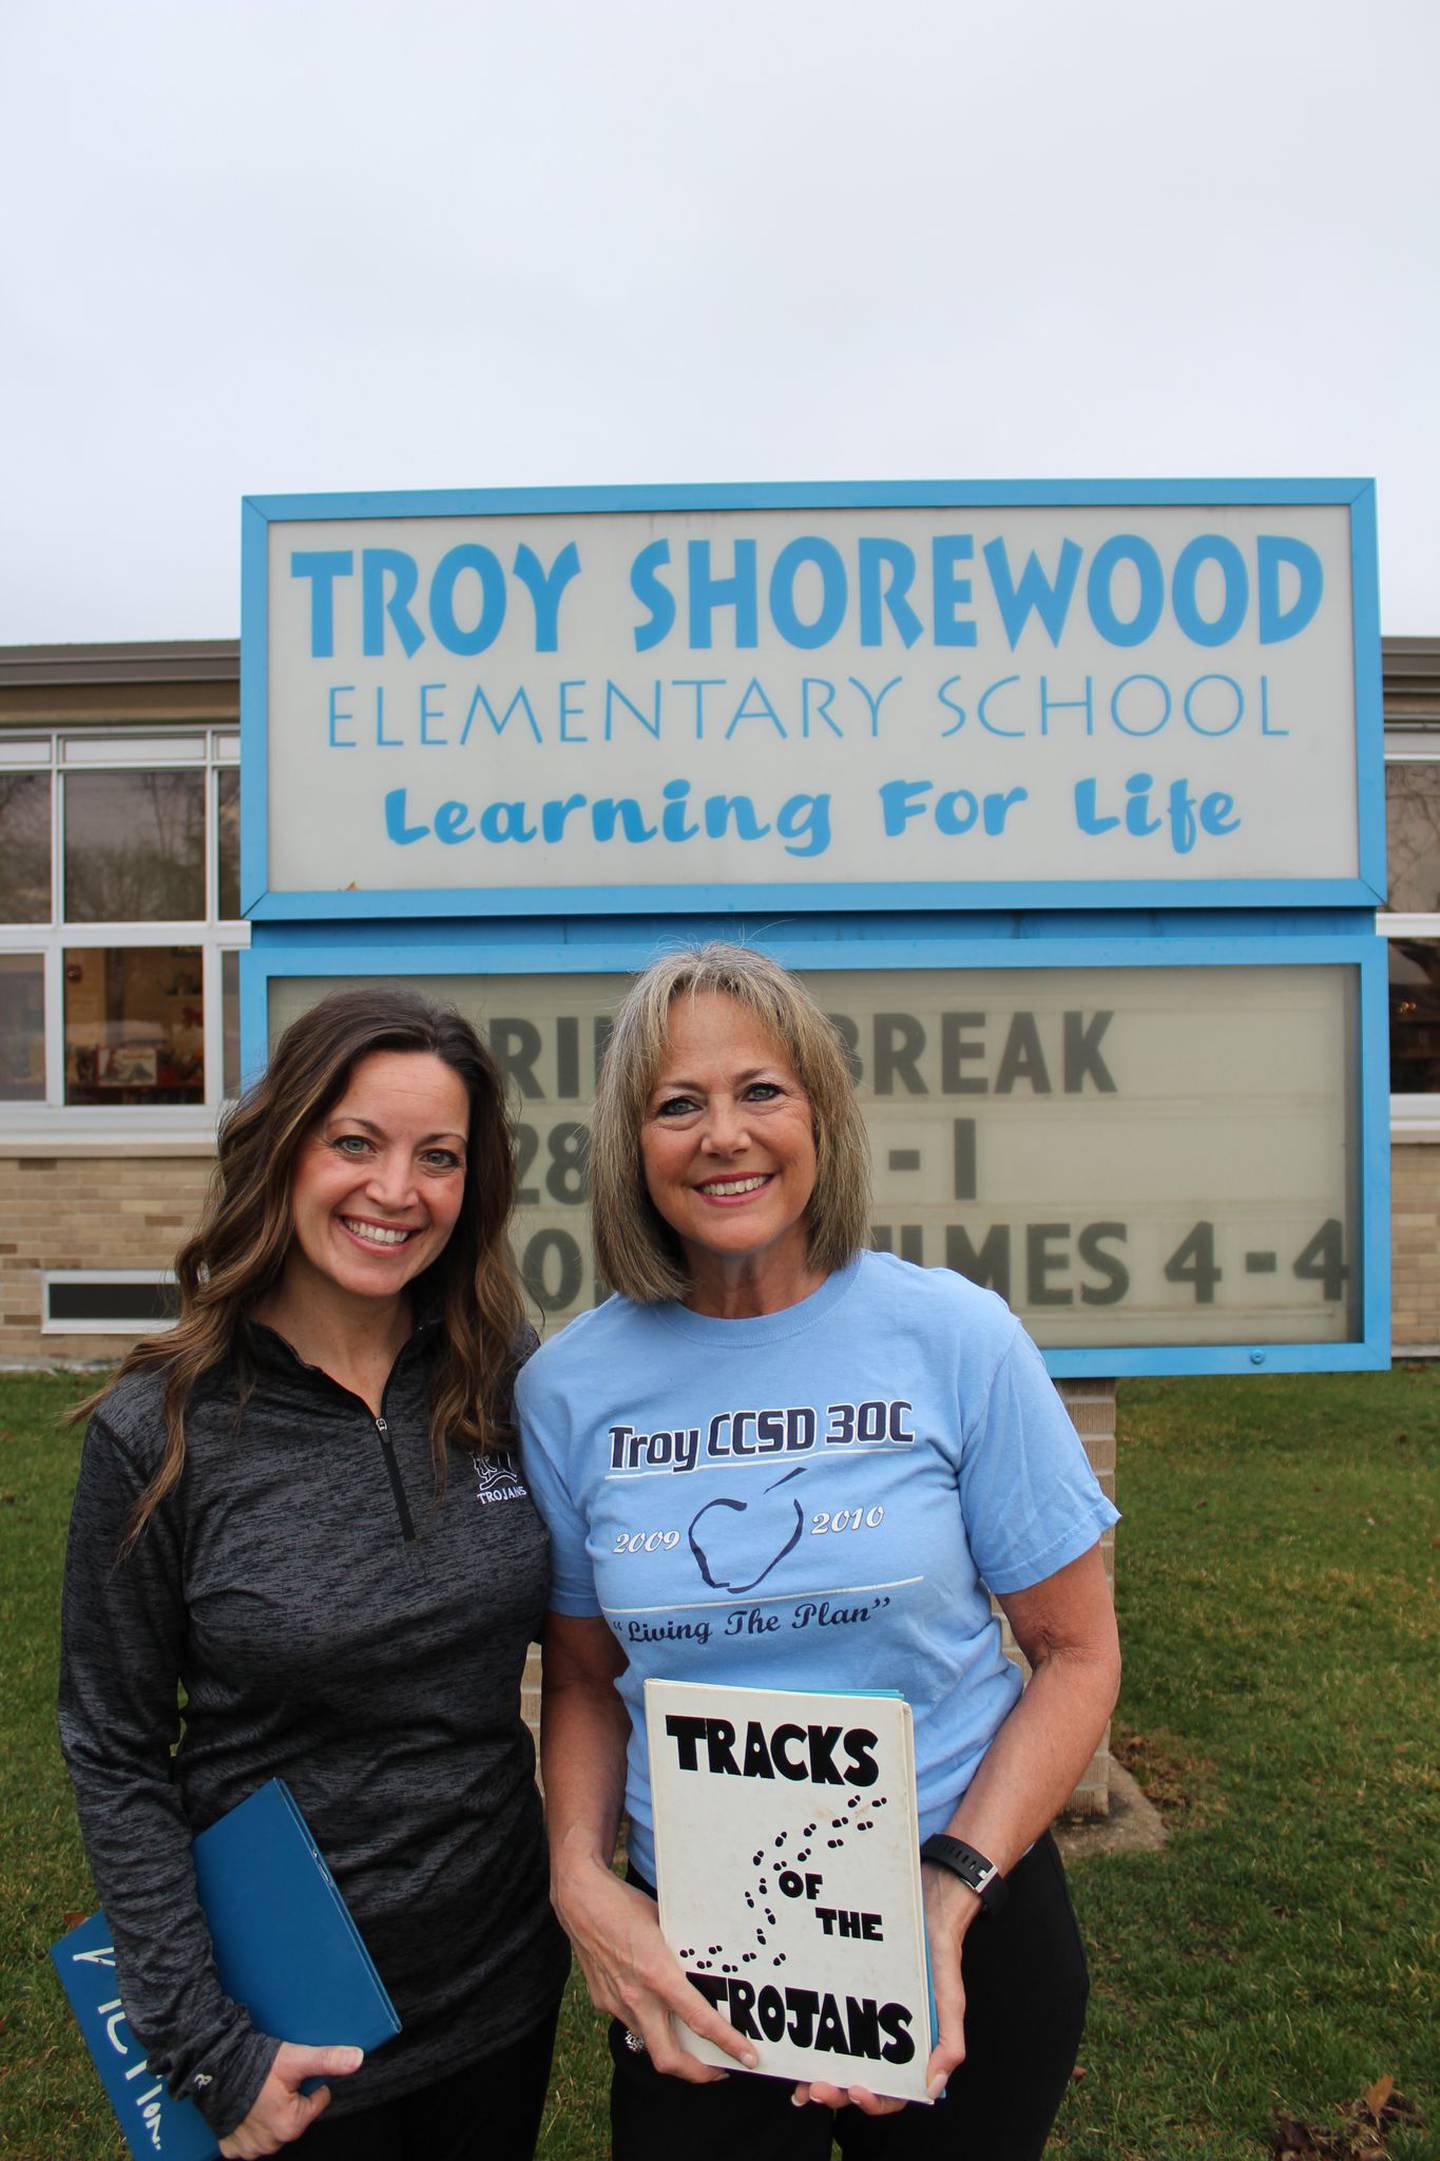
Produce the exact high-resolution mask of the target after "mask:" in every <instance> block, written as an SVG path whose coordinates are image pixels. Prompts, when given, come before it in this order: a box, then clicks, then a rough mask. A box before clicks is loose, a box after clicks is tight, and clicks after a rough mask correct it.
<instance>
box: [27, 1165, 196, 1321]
mask: <svg viewBox="0 0 1440 2161" xmlns="http://www.w3.org/2000/svg"><path fill="white" fill-rule="evenodd" d="M209 1177H210V1157H209V1156H208V1155H202V1156H173V1155H172V1156H139V1157H135V1158H133V1159H132V1158H130V1157H126V1156H113V1155H109V1156H65V1155H56V1156H18V1157H17V1156H4V1157H0V1363H10V1364H15V1363H29V1364H40V1363H42V1362H47V1361H51V1360H53V1361H54V1362H56V1363H57V1364H58V1363H65V1362H72V1361H73V1362H77V1363H84V1364H88V1363H90V1362H92V1361H102V1360H106V1361H108V1360H113V1359H118V1358H122V1357H123V1356H124V1354H125V1352H126V1351H127V1350H128V1349H129V1348H130V1345H131V1344H132V1343H133V1341H134V1340H135V1339H134V1337H133V1335H119V1336H91V1335H73V1336H71V1335H54V1336H51V1335H47V1336H42V1335H41V1333H40V1271H41V1269H42V1268H144V1269H150V1268H154V1269H161V1268H168V1267H169V1266H170V1263H171V1262H172V1261H173V1260H174V1258H175V1252H176V1248H177V1247H178V1246H179V1245H180V1243H181V1241H182V1240H183V1239H184V1238H185V1237H186V1235H187V1234H188V1233H189V1232H190V1231H191V1230H192V1229H193V1228H194V1226H195V1223H196V1221H197V1220H198V1217H199V1214H200V1208H201V1204H202V1202H203V1200H204V1197H205V1189H206V1186H207V1184H208V1182H209Z"/></svg>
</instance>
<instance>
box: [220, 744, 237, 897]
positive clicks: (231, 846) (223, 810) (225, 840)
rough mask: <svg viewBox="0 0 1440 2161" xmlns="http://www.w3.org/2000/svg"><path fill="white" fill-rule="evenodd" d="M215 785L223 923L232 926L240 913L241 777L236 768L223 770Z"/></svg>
mask: <svg viewBox="0 0 1440 2161" xmlns="http://www.w3.org/2000/svg"><path fill="white" fill-rule="evenodd" d="M215 782H216V796H215V800H216V803H217V805H218V806H219V816H218V820H217V823H218V826H219V830H218V832H217V833H216V835H215V839H216V842H217V846H216V849H215V853H216V856H217V858H218V860H219V864H220V920H221V922H222V923H233V922H235V921H236V920H237V918H238V917H239V914H240V775H239V774H238V773H237V772H236V771H235V769H234V768H233V766H232V767H230V768H229V769H228V770H227V769H225V768H222V769H221V771H220V772H218V773H217V774H216V775H215Z"/></svg>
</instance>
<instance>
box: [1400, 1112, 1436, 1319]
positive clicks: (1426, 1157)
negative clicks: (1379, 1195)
mask: <svg viewBox="0 0 1440 2161" xmlns="http://www.w3.org/2000/svg"><path fill="white" fill-rule="evenodd" d="M1390 1180H1391V1202H1390V1253H1391V1265H1392V1268H1393V1270H1394V1279H1393V1287H1392V1291H1391V1313H1392V1317H1393V1323H1394V1329H1395V1350H1396V1353H1397V1355H1399V1356H1403V1355H1404V1353H1405V1352H1406V1351H1407V1350H1409V1351H1422V1350H1423V1351H1436V1350H1440V1146H1436V1145H1435V1144H1434V1143H1429V1142H1424V1141H1396V1142H1394V1143H1393V1144H1392V1146H1391V1149H1390Z"/></svg>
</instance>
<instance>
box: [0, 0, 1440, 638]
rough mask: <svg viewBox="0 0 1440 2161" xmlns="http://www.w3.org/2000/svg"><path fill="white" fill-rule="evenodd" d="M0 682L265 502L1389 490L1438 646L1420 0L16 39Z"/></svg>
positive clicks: (367, 13) (114, 27)
mask: <svg viewBox="0 0 1440 2161" xmlns="http://www.w3.org/2000/svg"><path fill="white" fill-rule="evenodd" d="M0 22H3V45H0V49H3V69H0V145H3V148H0V158H3V160H4V162H5V165H6V166H7V167H8V171H7V172H6V174H5V187H4V197H5V203H6V211H5V217H4V240H3V243H0V247H3V275H0V317H3V321H0V370H3V376H4V398H3V406H0V411H3V415H4V418H3V423H0V425H3V429H4V455H3V461H0V480H3V502H4V511H3V518H0V643H6V644H22V643H32V642H38V641H48V640H72V639H110V638H177V637H178V638H189V637H205V636H227V637H233V636H235V635H237V634H238V630H239V580H238V560H239V529H240V499H241V497H242V496H243V495H245V494H266V493H276V492H284V491H295V490H312V489H324V490H332V489H361V488H366V489H369V488H429V487H437V488H438V487H484V486H493V485H500V484H506V485H515V484H525V483H551V484H564V483H591V482H645V481H707V480H725V481H745V480H809V479H899V478H942V477H943V478H963V479H987V478H1024V477H1037V476H1039V477H1051V476H1057V475H1059V476H1090V475H1103V476H1108V475H1137V476H1142V477H1143V476H1159V475H1175V474H1196V475H1217V476H1249V475H1295V474H1320V475H1328V474H1357V475H1374V476H1375V477H1376V478H1377V479H1378V482H1379V489H1380V495H1379V500H1380V554H1381V562H1380V575H1381V592H1382V613H1383V624H1384V628H1385V629H1386V630H1387V631H1390V632H1409V633H1416V632H1419V633H1429V634H1432V635H1433V634H1440V511H1437V503H1440V430H1437V426H1436V393H1435V385H1436V383H1437V381H1440V275H1437V256H1440V129H1437V127H1436V124H1435V103H1434V98H1435V82H1436V79H1437V62H1440V7H1437V6H1436V5H1435V0H1028V4H1025V0H949V4H945V5H940V4H934V0H885V4H884V5H881V4H879V0H724V4H723V5H718V6H717V5H709V6H705V7H699V6H694V5H690V4H688V0H504V4H493V0H466V4H463V5H462V4H454V0H125V4H124V5H117V4H116V0H6V4H4V6H3V16H0Z"/></svg>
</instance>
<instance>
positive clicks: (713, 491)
mask: <svg viewBox="0 0 1440 2161" xmlns="http://www.w3.org/2000/svg"><path fill="white" fill-rule="evenodd" d="M1265 504H1277V505H1280V504H1310V505H1314V504H1327V505H1340V506H1344V507H1347V508H1348V510H1349V515H1350V571H1351V585H1352V601H1353V618H1354V660H1353V665H1354V691H1355V716H1356V761H1357V762H1356V818H1357V850H1358V855H1357V861H1358V866H1359V874H1358V876H1357V877H1355V878H1317V879H1309V880H1306V879H1236V880H1229V881H1220V880H1207V881H1195V882H1193V883H1182V882H1180V881H1176V880H1170V879H1146V880H1133V881H1114V880H1075V881H1063V882H1062V881H1052V882H1046V881H1039V882H1036V881H1030V880H1026V881H1015V880H1006V881H975V880H955V881H953V882H946V883H944V884H924V885H917V884H903V883H890V884H884V883H870V884H861V885H856V884H848V883H834V884H816V885H807V886H803V887H802V886H767V885H756V884H748V885H747V884H739V883H737V884H734V885H726V886H695V885H673V886H644V887H623V886H615V887H610V886H605V887H590V886H566V887H554V888H551V889H549V890H545V891H538V890H534V889H524V890H516V889H513V888H506V887H465V888H461V887H455V888H449V887H446V888H437V889H426V890H422V891H417V890H409V891H399V892H397V891H374V890H362V891H356V890H350V891H344V892H324V893H321V892H294V891H289V892H286V891H272V890H270V889H269V886H268V865H269V831H268V801H269V797H268V742H267V721H268V569H269V529H270V527H271V525H273V524H277V523H287V522H291V523H293V522H296V521H301V520H316V519H337V518H350V519H361V518H364V519H373V518H413V517H456V516H476V515H486V514H488V515H491V516H498V515H516V514H525V513H536V512H554V513H562V514H566V515H570V516H584V515H587V514H588V515H596V514H600V513H604V512H615V511H656V512H663V511H695V510H789V509H864V508H886V507H889V508H931V509H934V508H945V509H948V508H955V509H965V508H976V509H985V508H988V509H1008V508H1016V507H1045V506H1055V507H1066V506H1081V505H1084V506H1102V507H1104V506H1116V507H1123V506H1139V505H1151V506H1161V505H1193V506H1197V507H1215V506H1224V505H1265ZM240 680H241V717H240V730H241V891H242V907H243V910H244V913H245V914H246V915H247V916H249V917H250V918H251V920H252V921H254V922H256V923H278V922H294V921H312V922H318V921H322V920H324V921H339V920H353V919H363V918H370V919H374V918H377V917H383V918H395V917H402V916H403V917H406V918H414V919H422V918H434V917H439V916H456V915H485V916H490V917H498V916H522V917H535V916H544V915H550V916H571V915H579V914H584V913H587V912H591V911H600V912H603V913H604V914H606V915H608V916H615V915H618V914H633V915H647V916H648V915H654V914H656V913H677V914H679V913H683V914H686V915H691V914H697V913H698V914H715V913H718V912H720V911H743V912H746V913H749V912H751V911H754V910H757V909H760V910H773V909H783V910H785V911H786V912H787V913H790V912H795V911H797V910H803V911H807V912H808V911H820V912H823V911H827V910H834V909H842V908H843V909H872V910H887V911H896V910H915V909H932V908H944V909H947V910H961V909H963V910H965V911H972V910H988V909H997V908H1004V909H1014V908H1020V907H1023V908H1026V909H1054V908H1065V909H1097V908H1125V909H1134V908H1147V907H1167V908H1185V909H1214V908H1256V907H1271V908H1275V907H1283V908H1287V909H1294V908H1305V909H1318V908H1339V907H1352V908H1367V909H1373V908H1375V907H1381V906H1383V905H1384V896H1385V817H1384V788H1383V755H1382V736H1383V716H1382V705H1381V677H1380V621H1379V598H1378V578H1377V568H1376V548H1375V490H1374V483H1373V482H1371V481H1368V480H1352V479H1314V480H1217V481H1195V480H1169V481H1167V480H1146V481H1122V480H1093V481H995V482H978V481H895V482H879V481H872V482H862V483H850V482H830V483H815V484H811V485H799V484H787V485H783V486H782V485H774V484H770V485H757V486H753V487H751V486H738V485H737V486H713V487H653V488H648V487H605V488H492V489H475V490H452V489H446V490H435V491H423V492H399V493H393V494H392V493H385V494H355V495H328V494H325V495H281V496H255V497H250V498H247V499H246V501H245V504H244V510H243V530H242V610H241V656H240Z"/></svg>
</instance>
